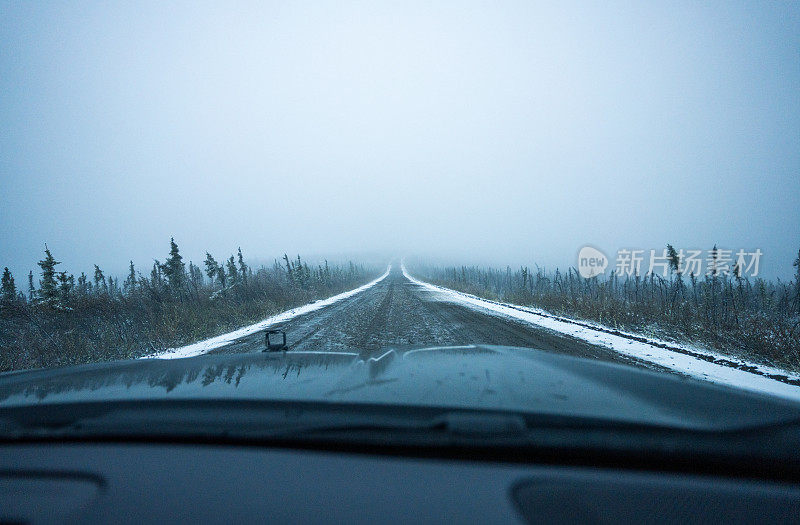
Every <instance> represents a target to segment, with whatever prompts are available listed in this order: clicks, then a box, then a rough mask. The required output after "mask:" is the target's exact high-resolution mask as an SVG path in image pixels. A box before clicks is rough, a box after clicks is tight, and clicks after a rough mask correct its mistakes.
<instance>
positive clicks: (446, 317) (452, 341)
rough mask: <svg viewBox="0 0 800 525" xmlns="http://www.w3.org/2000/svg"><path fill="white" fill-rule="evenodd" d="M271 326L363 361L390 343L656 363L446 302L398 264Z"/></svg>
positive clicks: (297, 340) (253, 347)
mask: <svg viewBox="0 0 800 525" xmlns="http://www.w3.org/2000/svg"><path fill="white" fill-rule="evenodd" d="M272 328H278V329H281V330H284V331H285V332H286V335H287V343H288V347H289V351H298V350H300V351H314V352H353V353H357V354H359V355H360V356H361V357H362V358H368V357H376V356H378V355H380V353H382V352H384V351H386V350H387V349H391V348H394V349H411V348H418V347H427V346H454V345H468V344H492V345H507V346H521V347H528V348H534V349H538V350H544V351H548V352H556V353H561V354H568V355H573V356H578V357H590V358H595V359H602V360H606V361H615V362H624V363H631V364H637V365H640V366H648V368H653V366H652V365H646V364H645V363H642V362H639V361H636V360H634V359H631V358H629V357H625V356H622V355H620V354H618V353H616V352H614V351H612V350H609V349H607V348H602V347H598V346H593V345H590V344H588V343H586V342H584V341H581V340H579V339H575V338H572V337H569V336H566V335H563V334H559V333H556V332H552V331H549V330H546V329H544V328H540V327H537V326H534V325H531V324H527V323H523V322H519V321H515V320H513V319H508V318H506V317H501V316H497V315H493V314H491V313H490V312H488V311H482V310H479V309H473V308H469V307H466V306H463V305H461V304H457V303H453V302H450V301H447V300H445V299H444V298H442V297H441V296H440V295H439V294H437V293H435V292H430V291H428V290H426V289H425V288H423V287H422V286H420V285H417V284H414V283H412V282H411V281H409V280H408V279H407V278H406V277H405V276H403V273H402V271H401V270H400V268H399V265H393V266H392V269H391V271H390V273H389V275H388V276H387V277H386V278H385V279H383V280H382V281H380V282H379V283H377V284H376V285H374V286H372V287H371V288H369V289H367V290H365V291H363V292H361V293H358V294H356V295H354V296H353V297H349V298H347V299H344V300H342V301H339V302H337V303H334V304H332V305H330V306H326V307H324V308H322V309H320V310H317V311H314V312H311V313H308V314H305V315H301V316H298V317H296V318H294V319H292V320H290V321H288V322H286V323H284V324H282V325H280V326H276V327H272ZM264 346H265V343H264V333H263V332H259V333H255V334H252V335H250V336H247V337H243V338H242V339H239V340H237V341H235V342H233V343H231V344H229V345H227V346H224V347H222V348H219V349H217V350H215V351H213V353H239V352H260V351H262V350H263V349H264Z"/></svg>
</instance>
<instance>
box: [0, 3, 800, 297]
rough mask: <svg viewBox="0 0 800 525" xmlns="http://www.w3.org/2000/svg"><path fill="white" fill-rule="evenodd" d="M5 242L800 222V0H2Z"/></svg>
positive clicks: (133, 255) (488, 244) (664, 238)
mask: <svg viewBox="0 0 800 525" xmlns="http://www.w3.org/2000/svg"><path fill="white" fill-rule="evenodd" d="M0 41H2V43H3V48H4V51H5V52H4V53H2V54H1V55H0V90H2V92H3V93H4V95H3V97H0V126H2V132H0V188H2V192H3V206H2V207H0V221H2V225H3V226H2V227H3V232H2V241H1V242H0V268H2V267H4V266H8V267H9V268H10V269H11V271H12V273H13V275H14V277H15V279H16V281H17V284H18V286H19V287H20V288H21V289H24V288H25V286H27V284H26V281H27V274H28V271H29V270H33V271H34V275H36V276H37V277H38V267H37V266H36V262H37V261H39V260H41V259H42V257H43V253H44V245H45V243H47V245H48V246H49V248H50V250H51V252H52V253H53V255H54V256H55V257H56V259H58V260H59V261H61V262H62V265H61V266H59V269H62V270H65V271H69V272H71V273H75V274H80V273H81V272H86V273H87V274H89V272H90V271H92V269H93V265H94V264H97V265H99V266H100V268H102V269H103V270H104V271H106V273H107V274H111V275H116V276H124V275H125V273H126V271H127V266H128V261H130V260H132V261H133V262H134V264H135V265H136V267H137V269H138V270H139V271H141V272H142V273H143V274H146V272H148V271H149V268H150V267H151V266H152V263H153V260H154V259H159V260H161V261H163V259H164V258H165V257H166V255H167V254H168V251H169V239H170V237H174V238H175V240H176V242H177V243H178V245H179V246H180V249H181V254H182V255H183V257H184V260H185V261H186V262H187V263H188V262H189V261H190V260H191V261H193V262H194V263H195V264H196V265H201V263H202V261H203V259H204V258H205V253H206V252H210V253H211V254H212V255H214V256H215V257H216V258H217V259H222V258H226V257H228V256H229V255H230V254H234V253H236V250H237V249H238V248H239V247H241V248H242V251H243V252H244V255H245V258H246V259H248V260H249V261H260V262H264V263H265V264H268V265H269V264H271V263H272V260H273V259H274V258H279V257H281V256H282V255H283V254H284V253H287V254H289V256H290V257H292V256H294V255H297V254H300V255H301V256H303V258H305V259H309V260H322V259H324V258H328V259H329V260H332V261H335V260H339V261H342V260H347V259H352V260H353V261H354V262H364V261H366V262H368V263H370V264H379V263H380V264H383V263H388V262H389V261H390V260H391V259H393V258H397V257H400V256H406V257H408V258H409V259H412V258H415V259H418V260H428V261H431V262H434V263H437V262H438V263H441V264H453V265H462V264H463V265H488V266H495V267H502V268H505V267H506V266H511V267H512V268H514V267H519V266H530V267H533V266H534V265H539V266H541V267H543V268H547V269H548V270H554V269H555V268H556V267H559V268H561V269H562V270H563V269H566V268H568V267H570V266H575V264H576V258H577V254H578V251H579V250H580V249H581V247H583V246H584V245H591V246H595V247H597V248H600V249H601V250H603V251H604V252H605V254H606V255H608V256H609V257H611V258H613V257H614V254H615V253H616V251H617V250H618V249H621V248H627V249H641V250H646V251H648V252H649V250H651V249H654V250H658V251H660V250H663V249H664V248H665V246H666V244H667V243H669V244H671V245H673V246H675V247H676V248H678V249H702V250H709V249H711V247H712V246H714V245H717V246H719V247H721V248H727V249H731V250H738V249H745V250H748V251H752V250H756V249H760V250H761V251H762V252H763V254H764V255H763V258H762V260H761V268H760V270H761V271H760V274H759V276H763V277H766V278H781V279H784V280H786V279H790V278H791V277H792V275H793V274H794V273H795V271H794V268H793V267H792V263H793V262H794V260H795V258H796V257H797V254H798V249H799V248H800V228H798V225H800V206H798V198H799V197H800V176H798V174H800V97H798V93H799V92H800V60H798V57H800V9H798V7H797V4H790V3H770V4H758V5H751V4H748V3H744V2H742V3H726V4H713V5H711V4H709V5H705V4H704V5H697V4H693V3H677V4H669V5H662V6H657V5H643V6H640V7H638V8H636V9H623V8H622V6H620V5H618V4H609V5H606V4H593V5H585V4H584V5H581V6H578V5H557V6H554V5H546V4H532V3H517V2H509V3H504V4H502V5H499V6H494V5H489V4H481V3H461V2H442V3H408V4H382V5H373V4H358V3H346V4H341V3H325V2H323V3H316V4H302V5H294V4H293V5H285V4H279V3H275V4H268V5H259V4H249V3H239V4H235V5H234V6H228V5H218V6H197V5H193V4H172V5H169V6H166V5H161V4H159V3H137V4H135V5H127V6H123V5H101V4H94V3H83V2H81V3H76V4H58V5H54V4H35V3H16V2H3V3H2V4H0Z"/></svg>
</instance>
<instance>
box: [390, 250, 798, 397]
mask: <svg viewBox="0 0 800 525" xmlns="http://www.w3.org/2000/svg"><path fill="white" fill-rule="evenodd" d="M401 268H402V270H403V275H405V277H406V278H407V279H409V280H410V281H412V282H413V283H415V284H418V285H420V286H422V287H424V288H426V289H427V290H428V291H430V292H431V293H433V294H435V299H436V300H443V301H452V302H456V303H459V304H462V305H465V306H468V307H470V308H475V309H481V310H483V311H486V312H489V313H491V314H494V315H500V316H506V317H509V318H513V319H515V320H519V321H524V322H527V323H531V324H534V325H537V326H541V327H542V328H546V329H549V330H553V331H556V332H560V333H563V334H566V335H570V336H572V337H575V338H578V339H582V340H584V341H586V342H588V343H591V344H593V345H597V346H603V347H606V348H610V349H612V350H614V351H616V352H619V353H621V354H625V355H628V356H631V357H635V358H637V359H640V360H642V361H649V362H651V363H654V364H657V365H660V366H663V367H666V368H669V369H672V370H675V371H677V372H679V373H682V374H686V375H688V376H692V377H696V378H699V379H703V380H707V381H712V382H715V383H721V384H726V385H730V386H734V387H738V388H745V389H748V390H754V391H758V392H763V393H767V394H772V395H776V396H780V397H785V398H790V399H795V400H800V386H795V385H792V384H789V383H787V382H785V381H787V380H788V381H798V380H800V374H795V373H791V372H787V371H785V370H780V369H777V368H774V367H769V366H765V365H760V364H757V363H750V362H747V361H743V360H740V359H734V358H731V357H727V356H722V355H721V354H717V353H715V352H711V351H708V350H704V349H699V348H695V347H692V346H689V345H678V344H675V343H670V342H666V341H661V340H658V339H653V338H646V337H643V336H641V335H638V334H632V333H626V332H621V331H618V330H615V329H612V328H608V327H604V326H601V325H598V324H594V323H587V322H584V321H578V320H573V319H567V318H564V317H560V316H554V315H552V314H549V313H547V312H545V311H543V310H540V309H536V308H528V307H521V306H517V305H512V304H507V303H499V302H496V301H490V300H487V299H482V298H480V297H477V296H474V295H471V294H467V293H463V292H458V291H456V290H451V289H449V288H444V287H442V286H437V285H433V284H430V283H426V282H424V281H420V280H418V279H415V278H414V277H412V276H411V275H410V274H409V273H408V270H407V269H406V267H405V265H401ZM611 332H613V333H611ZM665 347H671V348H673V349H670V348H665ZM770 376H773V377H770ZM774 377H779V378H781V379H783V380H780V379H775V378H774Z"/></svg>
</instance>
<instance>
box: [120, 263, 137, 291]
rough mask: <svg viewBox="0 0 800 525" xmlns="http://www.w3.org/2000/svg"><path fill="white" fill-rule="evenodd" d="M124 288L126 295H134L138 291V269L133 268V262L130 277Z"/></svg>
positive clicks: (130, 267)
mask: <svg viewBox="0 0 800 525" xmlns="http://www.w3.org/2000/svg"><path fill="white" fill-rule="evenodd" d="M122 286H123V288H124V289H125V292H126V293H132V292H133V291H134V290H135V289H136V268H134V267H133V261H131V264H130V266H129V267H128V277H127V279H125V282H124V283H123V285H122Z"/></svg>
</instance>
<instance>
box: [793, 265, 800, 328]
mask: <svg viewBox="0 0 800 525" xmlns="http://www.w3.org/2000/svg"><path fill="white" fill-rule="evenodd" d="M794 267H795V268H797V272H796V273H795V275H794V301H795V307H796V309H797V313H798V314H800V250H798V251H797V259H795V260H794Z"/></svg>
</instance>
